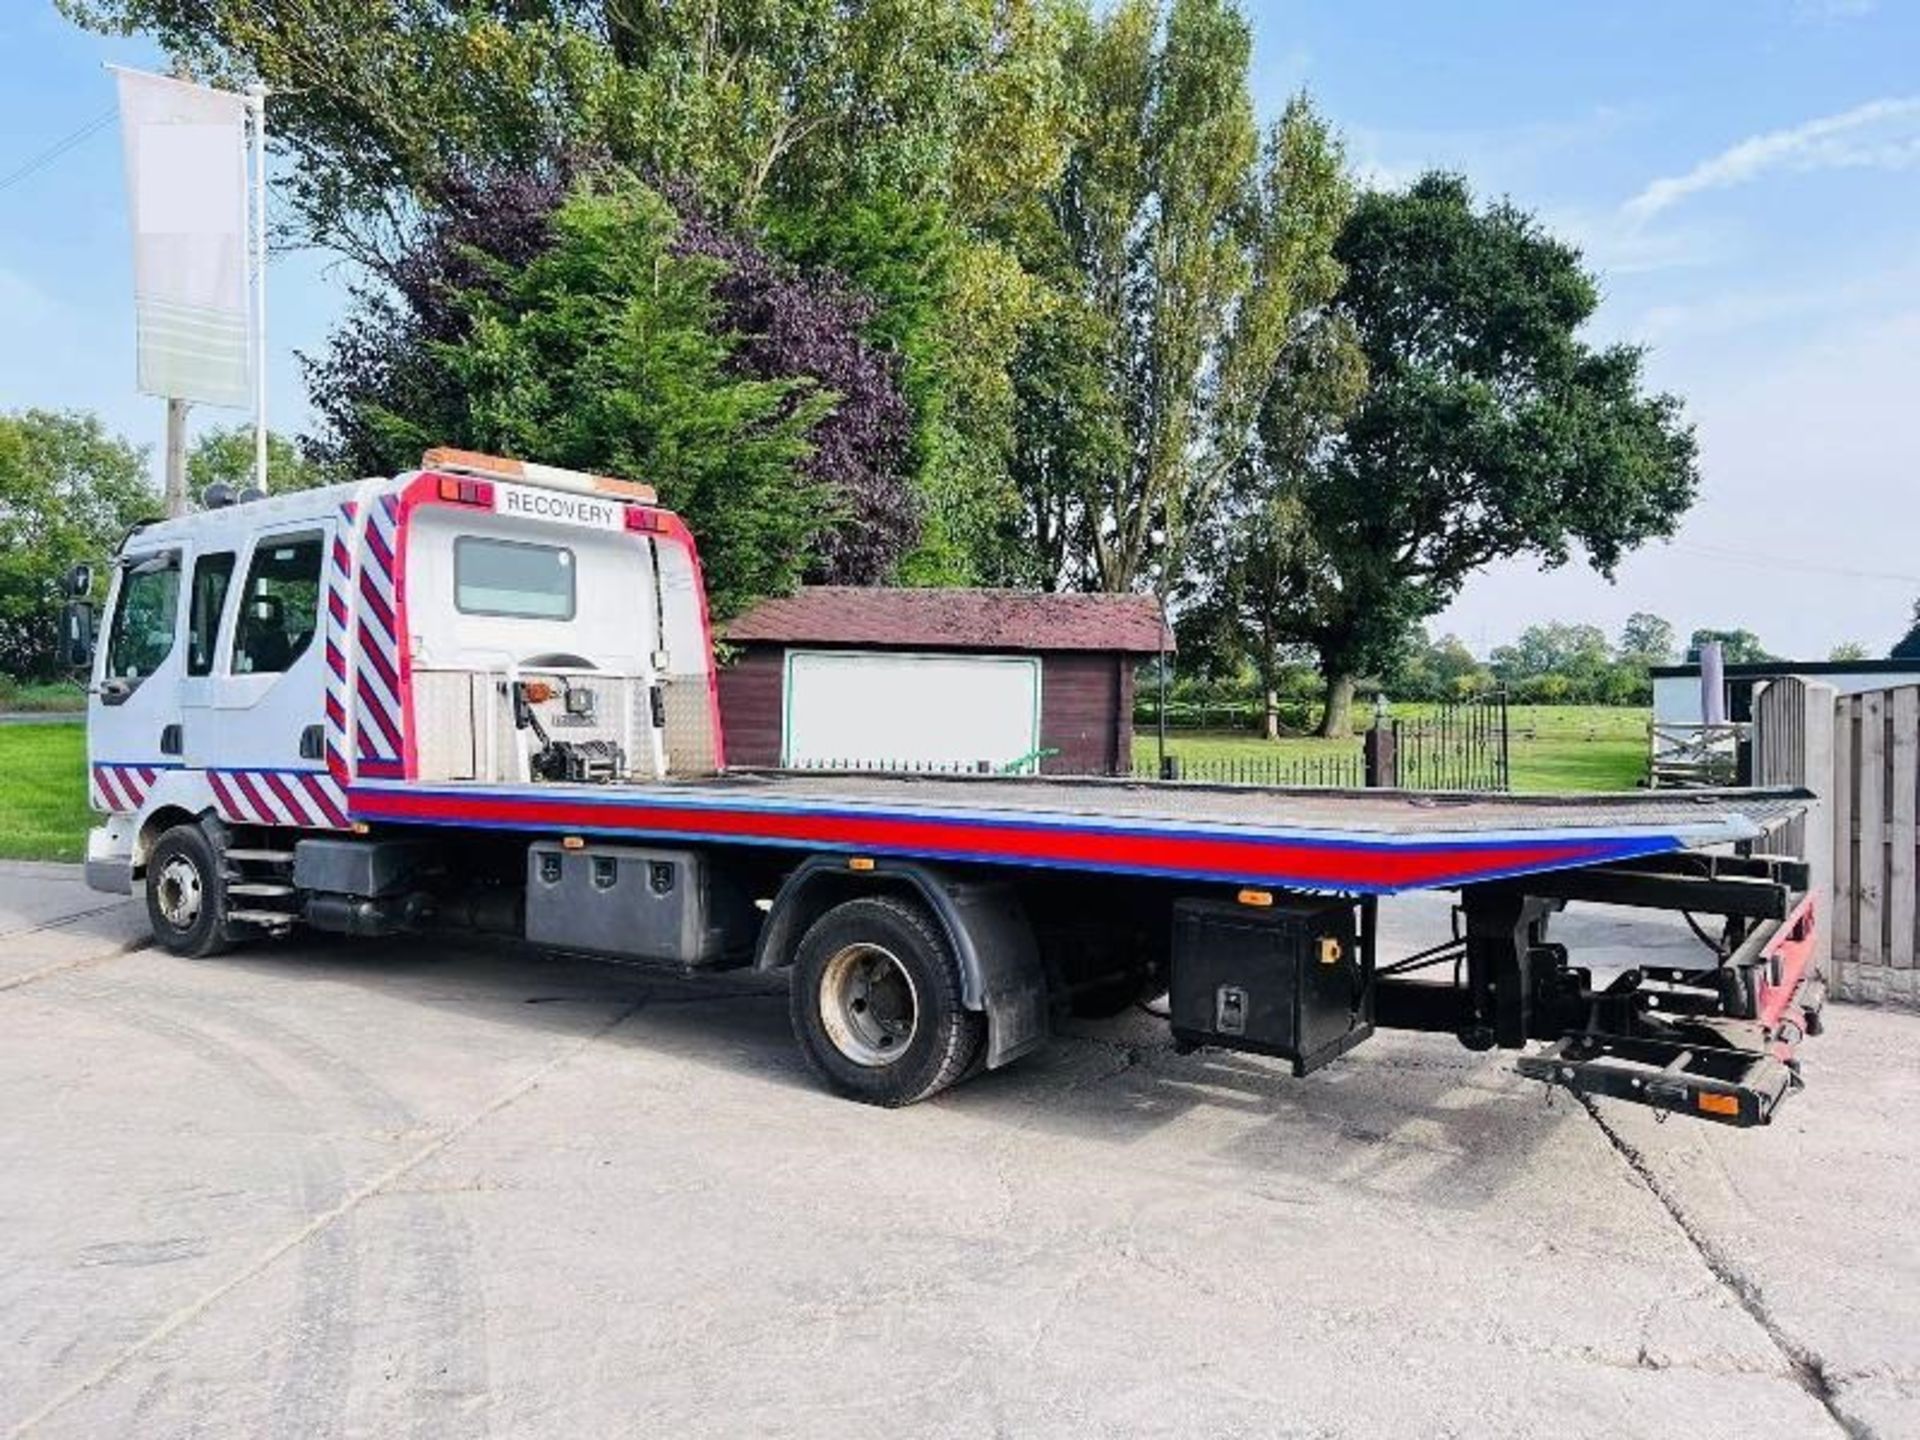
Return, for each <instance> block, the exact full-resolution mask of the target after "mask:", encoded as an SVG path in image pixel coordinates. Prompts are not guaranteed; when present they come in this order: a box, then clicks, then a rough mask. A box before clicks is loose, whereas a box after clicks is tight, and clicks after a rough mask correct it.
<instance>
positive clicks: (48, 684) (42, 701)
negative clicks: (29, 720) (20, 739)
mask: <svg viewBox="0 0 1920 1440" xmlns="http://www.w3.org/2000/svg"><path fill="white" fill-rule="evenodd" d="M86 708H87V692H86V687H84V686H83V685H81V684H80V682H79V681H77V680H48V681H44V682H42V683H40V684H37V685H22V684H20V683H19V682H18V681H15V680H0V714H5V713H7V712H9V711H11V712H13V713H15V714H18V713H20V712H23V711H33V712H35V713H46V712H49V711H65V710H71V711H73V712H74V713H75V714H80V713H82V712H84V711H85V710H86Z"/></svg>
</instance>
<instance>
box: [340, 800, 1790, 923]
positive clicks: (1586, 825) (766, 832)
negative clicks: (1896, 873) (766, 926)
mask: <svg viewBox="0 0 1920 1440" xmlns="http://www.w3.org/2000/svg"><path fill="white" fill-rule="evenodd" d="M347 799H348V808H349V811H350V813H351V814H352V816H353V817H354V818H355V819H358V820H362V821H368V822H384V823H392V824H405V825H431V826H450V827H456V828H483V829H495V830H519V831H555V830H561V831H572V832H578V833H580V834H583V835H594V836H601V837H608V838H621V839H628V840H644V841H651V842H656V843H676V844H678V843H687V842H706V843H719V844H736V845H756V846H770V847H776V848H784V849H799V850H806V851H810V852H816V851H822V850H829V851H847V852H859V853H862V854H874V855H888V856H894V857H897V858H917V859H925V860H938V861H946V862H957V863H963V864H982V865H1008V866H1034V867H1041V868H1046V869H1055V870H1079V871H1084V872H1087V873H1090V874H1113V875H1140V876H1153V877H1156V878H1162V879H1182V880H1200V881H1214V882H1221V883H1225V884H1234V885H1268V886H1278V887H1283V888H1287V889H1298V890H1324V891H1336V892H1342V893H1352V894H1369V895H1387V894H1394V893H1398V892H1402V891H1407V890H1420V889H1441V888H1452V887H1455V886H1460V885H1470V884H1479V883H1484V882H1488V881H1493V880H1503V879H1512V878H1515V877H1518V876H1522V875H1527V874H1532V873H1536V872H1546V871H1552V870H1561V869H1566V868H1569V867H1573V866H1582V865H1594V864H1604V863H1608V862H1613V861H1620V860H1627V859H1633V858H1638V857H1642V856H1649V855H1659V854H1668V853H1672V852H1675V851H1680V850H1691V849H1701V848H1706V847H1711V846H1720V845H1734V844H1741V843H1746V842H1751V841H1754V840H1758V839H1760V838H1761V837H1762V836H1763V835H1765V834H1766V833H1767V831H1769V830H1770V829H1772V828H1773V827H1774V826H1776V825H1778V824H1779V823H1780V822H1781V821H1783V820H1786V819H1790V818H1792V816H1794V815H1795V814H1798V813H1799V811H1800V810H1801V808H1802V807H1803V806H1804V804H1805V799H1806V797H1805V795H1804V793H1802V792H1798V791H1792V790H1733V791H1700V792H1694V793H1691V794H1688V795H1685V796H1675V795H1673V794H1671V793H1658V792H1627V793H1622V794H1611V795H1539V796H1515V795H1487V794H1442V793H1430V792H1419V791H1398V790H1341V791H1335V790H1308V789H1280V788H1273V787H1265V786H1251V785H1195V784H1180V785H1170V784H1165V783H1160V782H1143V781H1133V780H1125V779H1100V778H1079V777H1073V778H1053V777H1047V776H945V775H942V776H920V775H897V774H873V773H859V772H847V773H840V772H818V771H734V772H730V773H727V774H724V775H720V776H714V777H709V778H704V779H689V780H682V781H676V782H668V783H659V784H644V785H634V784H624V785H623V784H616V785H553V784H539V785H531V784H529V785H493V784H480V783H465V784H445V783H443V784H438V785H429V784H419V783H380V782H369V783H365V784H360V785H355V786H353V787H352V788H351V789H350V790H349V791H348V796H347Z"/></svg>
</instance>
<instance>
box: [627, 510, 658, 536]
mask: <svg viewBox="0 0 1920 1440" xmlns="http://www.w3.org/2000/svg"><path fill="white" fill-rule="evenodd" d="M666 528H667V522H666V518H665V517H664V516H663V515H661V513H660V512H659V511H658V510H651V509H648V508H647V507H646V506H644V505H629V506H628V507H627V529H629V530H648V531H652V530H664V529H666Z"/></svg>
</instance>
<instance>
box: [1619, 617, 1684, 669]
mask: <svg viewBox="0 0 1920 1440" xmlns="http://www.w3.org/2000/svg"><path fill="white" fill-rule="evenodd" d="M1673 639H1674V635H1673V626H1672V624H1671V623H1669V622H1668V621H1665V620H1662V619H1661V618H1660V617H1659V616H1658V615H1650V614H1648V613H1647V612H1646V611H1645V610H1636V611H1634V612H1633V614H1631V615H1629V616H1628V617H1627V623H1626V625H1625V626H1624V627H1622V629H1621V631H1620V658H1621V659H1622V660H1628V661H1632V662H1635V663H1637V664H1640V665H1642V666H1653V665H1666V664H1669V663H1671V662H1672V660H1673Z"/></svg>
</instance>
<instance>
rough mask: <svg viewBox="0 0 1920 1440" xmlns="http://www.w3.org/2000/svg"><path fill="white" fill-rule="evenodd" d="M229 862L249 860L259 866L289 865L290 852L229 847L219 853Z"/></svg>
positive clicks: (290, 860) (291, 855)
mask: <svg viewBox="0 0 1920 1440" xmlns="http://www.w3.org/2000/svg"><path fill="white" fill-rule="evenodd" d="M221 853H222V854H224V855H225V856H226V857H227V859H229V860H251V861H254V862H255V863H257V864H261V865H291V864H293V851H291V850H250V849H247V848H245V847H244V846H238V845H235V846H231V847H229V848H228V849H226V850H224V851H222V852H221Z"/></svg>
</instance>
